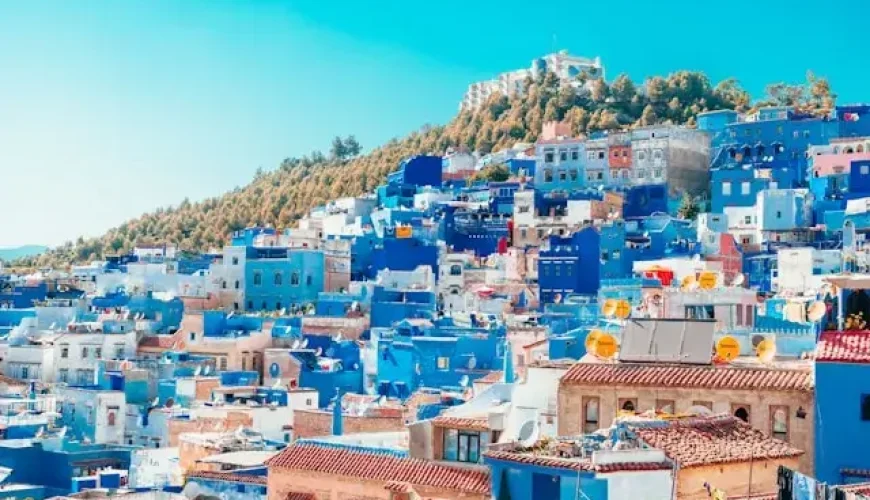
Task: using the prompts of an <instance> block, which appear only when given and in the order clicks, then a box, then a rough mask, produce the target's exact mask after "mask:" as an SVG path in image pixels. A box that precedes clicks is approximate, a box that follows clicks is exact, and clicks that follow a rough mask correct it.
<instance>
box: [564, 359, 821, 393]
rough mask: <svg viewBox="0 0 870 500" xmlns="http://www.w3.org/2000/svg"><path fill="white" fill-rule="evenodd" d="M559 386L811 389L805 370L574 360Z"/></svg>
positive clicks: (808, 376) (807, 372) (810, 372)
mask: <svg viewBox="0 0 870 500" xmlns="http://www.w3.org/2000/svg"><path fill="white" fill-rule="evenodd" d="M559 384H560V386H583V385H592V386H600V385H602V384H607V385H612V386H614V385H615V386H619V385H621V386H629V387H663V386H667V387H668V388H698V387H701V388H706V389H735V390H740V389H743V390H755V391H757V390H775V391H798V392H812V391H813V378H812V371H811V370H809V369H786V368H765V367H742V366H740V367H738V366H733V365H729V366H708V365H680V364H664V363H656V364H643V363H614V364H610V363H608V364H598V363H582V362H578V363H575V364H574V366H572V367H571V368H570V369H568V371H567V372H566V373H565V374H564V375H563V376H562V378H561V379H560V380H559Z"/></svg>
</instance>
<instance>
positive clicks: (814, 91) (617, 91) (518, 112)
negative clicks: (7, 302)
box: [17, 71, 833, 266]
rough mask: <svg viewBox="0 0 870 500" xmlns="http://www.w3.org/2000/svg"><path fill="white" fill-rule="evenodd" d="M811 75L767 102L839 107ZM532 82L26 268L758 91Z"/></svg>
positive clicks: (233, 222) (276, 218)
mask: <svg viewBox="0 0 870 500" xmlns="http://www.w3.org/2000/svg"><path fill="white" fill-rule="evenodd" d="M579 78H581V79H582V78H584V75H580V76H579ZM809 78H810V81H809V83H808V84H807V85H806V86H804V85H785V84H776V85H772V86H771V87H770V88H769V90H768V94H769V96H768V97H767V100H766V101H764V103H776V104H795V105H802V106H805V107H807V108H812V109H816V110H823V109H825V108H830V106H832V102H833V96H832V95H831V94H830V89H829V87H828V84H827V81H825V80H824V79H815V78H813V77H812V76H811V75H810V77H809ZM526 85H527V90H528V91H527V92H526V93H525V96H524V97H521V98H513V99H508V98H507V97H505V96H492V97H491V98H490V100H489V101H488V103H487V105H486V106H483V107H482V108H481V109H479V110H477V111H475V112H474V113H471V112H462V113H460V114H459V115H457V116H456V117H455V118H454V119H453V120H452V121H450V122H449V123H448V124H447V125H444V126H430V125H427V126H424V127H423V128H421V129H420V130H418V131H416V132H413V133H411V134H409V135H408V136H406V137H404V138H401V139H393V140H391V141H389V142H388V143H386V144H384V145H383V146H380V147H377V148H375V149H373V150H371V151H370V152H369V153H367V154H364V155H358V153H359V151H360V147H359V144H357V143H356V142H355V140H353V139H352V138H349V139H350V141H348V143H352V144H351V145H350V146H349V145H348V144H343V143H342V140H340V139H339V138H336V142H334V146H333V151H332V152H331V153H330V154H329V155H328V156H327V155H324V154H323V153H320V152H317V151H315V152H313V153H312V154H310V155H307V156H304V157H302V158H288V159H286V160H284V161H283V162H282V163H281V165H280V166H279V167H278V168H276V169H275V170H273V171H268V172H263V171H258V172H257V174H256V176H255V177H254V179H253V180H252V181H251V183H250V184H248V185H247V186H245V187H241V188H237V189H235V190H233V191H231V192H228V193H226V194H223V195H221V196H217V197H214V198H209V199H206V200H204V201H201V202H196V203H192V202H190V201H188V200H184V201H182V202H181V203H180V204H179V205H177V206H173V207H167V208H158V209H157V210H155V211H154V212H151V213H147V214H144V215H142V216H141V217H138V218H136V219H132V220H129V221H127V222H125V223H123V224H121V225H120V226H118V227H116V228H112V229H110V230H109V231H108V232H106V234H104V235H103V236H101V237H99V238H93V239H88V240H85V239H82V238H79V240H78V241H76V242H68V243H66V244H64V245H62V246H61V247H58V248H55V249H53V250H51V251H49V252H47V253H45V254H43V255H41V256H39V257H38V258H29V259H22V260H20V261H19V262H17V264H19V265H22V266H34V265H39V266H45V265H53V266H63V265H67V264H69V263H71V262H82V261H88V260H92V259H97V258H100V257H101V256H102V255H103V254H104V253H115V252H122V251H126V250H129V249H131V248H132V247H133V246H134V245H136V244H148V243H164V242H167V243H174V244H177V245H178V246H179V248H181V249H184V250H192V251H198V250H207V249H208V248H210V247H214V246H220V245H222V244H223V243H224V242H225V241H226V235H227V234H228V233H229V232H230V231H232V230H235V229H239V228H243V227H245V226H248V225H255V224H261V225H271V226H274V227H279V228H281V227H287V226H290V225H292V223H293V222H295V221H296V220H298V219H299V218H300V217H301V216H303V215H304V214H305V213H306V212H308V210H309V209H311V208H312V207H315V206H317V205H321V204H323V203H324V202H326V201H328V200H331V199H334V198H338V197H341V196H350V195H358V194H361V193H364V192H366V191H369V190H372V189H373V188H374V187H375V186H377V185H378V184H380V183H381V182H383V181H384V179H385V177H386V175H387V173H389V172H390V171H392V170H394V169H395V168H396V166H397V165H398V163H399V161H400V160H402V158H404V157H407V156H410V155H413V154H418V153H436V154H442V153H443V152H444V151H445V150H446V149H447V148H448V147H459V148H467V149H468V150H477V151H480V152H483V153H487V152H490V151H493V150H499V149H501V148H504V147H506V146H509V145H512V144H514V143H516V142H518V141H527V142H533V141H535V140H536V139H537V135H538V133H539V131H540V130H541V125H542V124H543V123H544V122H545V121H549V120H562V119H565V120H567V121H568V122H570V123H571V126H572V128H573V132H574V133H576V134H584V133H590V132H595V131H601V130H618V129H625V128H631V127H633V126H637V125H651V124H658V123H674V124H687V125H690V126H691V125H694V122H695V116H696V115H697V114H698V113H700V112H703V111H707V110H712V109H722V108H730V109H735V108H736V109H739V110H746V109H747V108H748V107H749V106H750V105H751V99H750V96H749V95H748V94H747V93H746V92H745V91H744V90H742V89H741V88H740V86H739V85H738V84H737V82H736V81H734V80H726V81H723V82H720V83H718V84H717V85H715V86H714V85H713V84H711V82H710V80H709V79H708V78H707V77H706V76H705V75H704V74H703V73H697V72H689V71H680V72H676V73H673V74H671V75H669V76H667V77H654V78H651V79H649V80H647V81H646V82H645V85H644V90H643V91H641V90H640V89H639V88H638V87H637V86H636V85H635V84H634V83H633V82H632V81H631V80H630V79H629V78H627V77H626V76H624V75H621V76H619V77H617V78H616V79H615V80H613V81H612V82H610V84H607V83H605V82H604V81H603V80H596V81H594V82H592V85H591V87H592V89H591V91H575V90H574V89H573V88H571V87H564V88H560V85H559V82H558V79H557V78H556V77H555V75H553V74H547V75H544V76H543V77H541V78H540V79H539V80H537V81H531V80H529V81H527V82H526ZM372 119H377V117H372Z"/></svg>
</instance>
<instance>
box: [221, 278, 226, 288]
mask: <svg viewBox="0 0 870 500" xmlns="http://www.w3.org/2000/svg"><path fill="white" fill-rule="evenodd" d="M221 288H223V289H224V290H226V289H227V280H221Z"/></svg>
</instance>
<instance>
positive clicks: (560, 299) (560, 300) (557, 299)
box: [553, 293, 562, 304]
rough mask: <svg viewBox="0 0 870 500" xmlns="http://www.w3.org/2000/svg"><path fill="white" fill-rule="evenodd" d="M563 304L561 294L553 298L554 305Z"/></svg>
mask: <svg viewBox="0 0 870 500" xmlns="http://www.w3.org/2000/svg"><path fill="white" fill-rule="evenodd" d="M561 302H562V294H561V293H557V294H556V295H555V296H554V297H553V303H554V304H559V303H561Z"/></svg>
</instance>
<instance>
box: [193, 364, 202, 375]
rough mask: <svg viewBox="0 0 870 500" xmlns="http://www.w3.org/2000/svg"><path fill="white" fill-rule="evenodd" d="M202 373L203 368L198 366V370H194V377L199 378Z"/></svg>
mask: <svg viewBox="0 0 870 500" xmlns="http://www.w3.org/2000/svg"><path fill="white" fill-rule="evenodd" d="M201 373H202V367H201V366H197V367H196V369H195V370H193V376H194V377H199V376H200V374H201Z"/></svg>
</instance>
